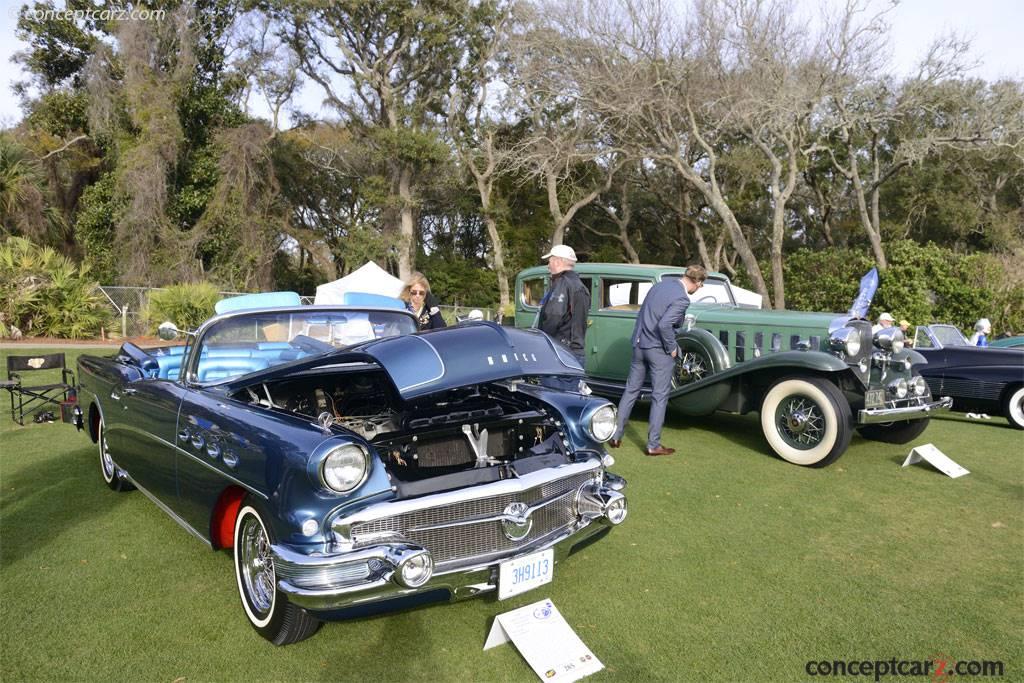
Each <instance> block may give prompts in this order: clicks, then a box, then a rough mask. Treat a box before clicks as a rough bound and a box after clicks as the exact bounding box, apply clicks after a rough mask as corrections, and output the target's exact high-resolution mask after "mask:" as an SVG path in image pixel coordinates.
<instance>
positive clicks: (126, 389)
mask: <svg viewBox="0 0 1024 683" xmlns="http://www.w3.org/2000/svg"><path fill="white" fill-rule="evenodd" d="M137 391H138V389H133V388H131V387H124V388H123V389H121V393H123V394H124V395H125V396H131V395H132V394H134V393H135V392H137Z"/></svg>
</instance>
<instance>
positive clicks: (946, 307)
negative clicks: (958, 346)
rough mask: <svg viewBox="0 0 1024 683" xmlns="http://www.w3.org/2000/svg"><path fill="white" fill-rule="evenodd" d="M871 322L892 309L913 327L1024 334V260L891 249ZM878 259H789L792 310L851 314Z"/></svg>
mask: <svg viewBox="0 0 1024 683" xmlns="http://www.w3.org/2000/svg"><path fill="white" fill-rule="evenodd" d="M886 251H887V253H888V256H889V269H888V270H887V271H886V272H885V273H883V274H882V276H881V278H880V282H879V287H878V291H877V292H876V293H875V298H874V301H873V302H872V306H871V313H870V317H871V318H872V319H874V318H876V317H878V315H879V314H881V313H882V312H883V311H889V312H890V313H892V314H893V316H895V317H896V319H897V320H899V319H900V318H906V319H907V320H909V321H910V322H911V323H912V324H914V325H918V324H925V323H929V322H946V323H952V324H954V325H956V326H958V327H960V328H961V329H964V330H969V329H971V328H972V327H973V326H974V322H975V321H976V320H977V319H978V318H981V317H986V318H989V319H991V320H992V326H993V329H994V330H995V331H996V332H997V333H998V332H1003V331H1007V330H1013V331H1018V332H1019V331H1020V330H1021V329H1024V284H1022V283H1021V280H1020V277H1019V275H1018V274H1017V271H1016V270H1015V269H1020V268H1021V261H1022V258H1021V257H1020V255H1015V256H1005V257H996V256H992V255H989V254H960V253H956V252H954V251H951V250H949V249H946V248H944V247H940V246H938V245H936V244H933V243H928V244H925V245H920V244H917V243H916V242H913V241H910V240H902V241H895V242H891V243H889V244H887V245H886ZM873 265H874V262H873V260H872V258H871V255H870V254H869V253H868V252H867V251H866V250H851V249H832V250H828V251H812V250H809V249H801V250H798V251H795V252H793V253H792V254H790V255H788V256H787V257H786V307H787V308H790V309H793V310H805V311H811V310H813V311H835V312H842V311H846V310H848V309H849V307H850V304H851V303H852V302H853V299H854V297H855V296H856V295H857V287H858V284H859V282H860V278H861V277H862V276H863V275H864V273H866V272H867V271H868V270H869V269H870V268H871V267H872V266H873Z"/></svg>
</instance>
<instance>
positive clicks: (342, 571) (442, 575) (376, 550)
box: [273, 474, 625, 612]
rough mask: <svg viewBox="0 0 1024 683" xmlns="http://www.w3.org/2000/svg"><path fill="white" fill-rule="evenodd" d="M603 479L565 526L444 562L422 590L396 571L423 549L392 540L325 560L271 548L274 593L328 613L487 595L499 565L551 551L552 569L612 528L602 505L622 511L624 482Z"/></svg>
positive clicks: (275, 547)
mask: <svg viewBox="0 0 1024 683" xmlns="http://www.w3.org/2000/svg"><path fill="white" fill-rule="evenodd" d="M606 476H607V477H609V479H608V481H607V482H606V483H603V484H597V485H593V486H592V488H591V489H590V490H589V491H587V492H586V494H585V495H581V500H580V503H579V515H578V518H577V520H576V521H575V522H573V523H572V524H570V525H568V526H567V527H564V528H561V529H558V530H556V531H554V532H553V533H550V534H548V535H546V536H545V537H543V538H539V539H536V540H535V541H533V542H526V543H523V545H522V546H520V547H517V548H516V549H515V551H514V552H513V553H509V554H504V555H502V556H501V557H497V558H495V557H488V558H486V559H481V560H479V561H476V562H474V561H473V560H467V561H466V562H465V563H462V564H455V566H453V563H451V562H448V563H445V565H444V566H442V567H441V568H438V569H437V570H436V571H435V572H434V573H433V574H432V575H431V576H430V579H429V580H427V581H426V582H425V583H423V584H422V585H417V586H415V587H410V586H409V585H406V584H405V583H403V579H402V572H401V566H402V563H403V562H405V561H406V560H408V559H410V558H413V557H415V556H418V555H423V554H424V553H425V552H426V549H425V548H424V547H423V546H421V545H417V544H414V543H410V542H406V541H403V540H401V539H395V540H394V541H391V540H389V541H388V542H383V543H379V544H374V545H372V546H369V547H364V548H356V549H353V550H350V551H346V552H339V553H331V554H326V555H305V554H301V553H297V552H295V551H293V550H290V549H289V548H287V547H285V546H280V545H275V546H273V553H274V568H275V572H276V577H277V585H278V588H279V589H280V590H281V592H282V593H284V594H285V595H287V596H288V599H289V600H290V601H291V602H293V603H294V604H296V605H298V606H300V607H303V608H305V609H308V610H310V611H311V612H329V611H334V610H339V609H344V608H347V607H354V606H358V605H367V604H372V603H375V602H383V601H387V600H393V599H396V598H403V597H408V596H411V595H415V594H418V593H427V592H434V591H438V590H443V591H447V592H448V594H449V599H450V600H452V601H454V600H462V599H465V598H471V597H474V596H476V595H479V594H481V593H486V592H490V591H493V590H495V589H496V588H497V587H498V567H499V565H500V564H501V563H502V562H505V561H508V560H511V559H514V558H517V557H522V556H525V555H529V554H531V553H535V552H539V551H542V550H547V549H548V548H553V549H554V558H555V564H558V563H559V562H561V561H562V560H564V559H565V558H566V557H568V556H569V554H570V552H571V551H572V548H573V547H574V546H576V545H578V544H580V543H582V542H584V541H586V540H588V539H590V538H591V537H593V536H595V535H596V534H598V533H600V532H601V531H604V530H606V529H608V528H609V527H611V526H614V525H615V523H614V522H613V521H612V520H611V519H610V518H609V514H608V510H607V509H605V508H604V507H603V506H606V505H608V504H609V502H610V501H612V500H621V502H622V507H623V509H624V507H625V505H624V504H625V497H624V495H623V494H622V492H621V491H622V488H623V486H624V485H625V482H624V480H622V479H620V478H618V477H615V476H614V475H610V474H606ZM622 517H623V518H624V517H625V515H624V514H623V515H622ZM618 521H619V522H621V521H622V519H621V518H619V519H618Z"/></svg>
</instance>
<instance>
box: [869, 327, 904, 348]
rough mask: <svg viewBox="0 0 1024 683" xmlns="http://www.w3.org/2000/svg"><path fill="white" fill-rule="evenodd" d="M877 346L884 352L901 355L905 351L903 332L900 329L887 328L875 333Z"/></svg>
mask: <svg viewBox="0 0 1024 683" xmlns="http://www.w3.org/2000/svg"><path fill="white" fill-rule="evenodd" d="M875 345H876V346H878V347H879V348H881V349H882V350H884V351H891V352H892V353H899V352H900V351H902V350H903V345H904V341H903V331H902V330H900V329H899V328H898V327H886V328H883V329H881V330H879V331H878V332H875Z"/></svg>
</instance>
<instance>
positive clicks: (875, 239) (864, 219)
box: [847, 142, 889, 271]
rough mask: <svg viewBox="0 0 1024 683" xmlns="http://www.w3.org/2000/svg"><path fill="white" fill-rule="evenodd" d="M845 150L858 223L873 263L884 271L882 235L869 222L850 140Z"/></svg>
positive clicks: (868, 214) (865, 201)
mask: <svg viewBox="0 0 1024 683" xmlns="http://www.w3.org/2000/svg"><path fill="white" fill-rule="evenodd" d="M847 152H848V154H849V157H850V171H849V173H848V177H849V178H850V181H851V184H852V185H853V193H854V195H855V196H856V198H857V213H858V214H860V224H861V227H862V228H864V232H866V233H867V235H868V239H869V240H870V241H871V251H872V253H873V254H874V256H875V263H877V264H878V269H879V270H883V271H884V270H886V269H887V268H888V267H889V263H888V261H887V260H886V258H885V251H884V250H883V249H882V236H881V235H880V234H879V233H878V231H877V230H875V227H874V225H872V223H871V215H870V213H869V211H868V203H867V198H866V197H865V196H864V183H863V182H862V181H861V179H860V170H859V169H858V168H857V150H855V149H854V147H853V144H852V143H850V142H847Z"/></svg>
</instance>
